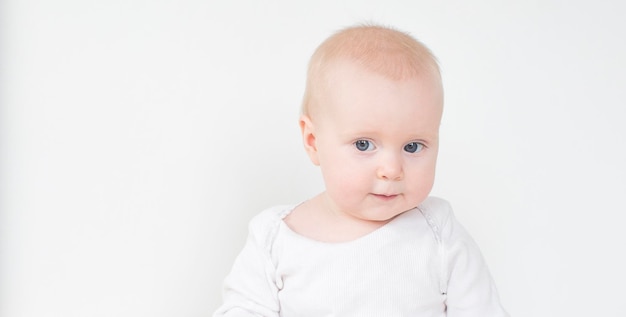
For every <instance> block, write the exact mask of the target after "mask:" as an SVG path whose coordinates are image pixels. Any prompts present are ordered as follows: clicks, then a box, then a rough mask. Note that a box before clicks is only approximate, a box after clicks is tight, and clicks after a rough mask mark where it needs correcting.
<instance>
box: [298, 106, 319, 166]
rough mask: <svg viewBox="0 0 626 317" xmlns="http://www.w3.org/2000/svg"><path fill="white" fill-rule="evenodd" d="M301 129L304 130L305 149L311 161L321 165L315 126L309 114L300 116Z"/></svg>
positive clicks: (303, 141)
mask: <svg viewBox="0 0 626 317" xmlns="http://www.w3.org/2000/svg"><path fill="white" fill-rule="evenodd" d="M299 124H300V131H301V132H302V143H303V144H304V150H305V151H306V153H307V154H308V155H309V158H310V159H311V162H313V164H315V165H320V162H319V158H318V153H317V144H316V142H317V139H316V137H315V126H314V125H313V122H312V121H311V118H309V116H307V115H302V116H301V117H300V121H299Z"/></svg>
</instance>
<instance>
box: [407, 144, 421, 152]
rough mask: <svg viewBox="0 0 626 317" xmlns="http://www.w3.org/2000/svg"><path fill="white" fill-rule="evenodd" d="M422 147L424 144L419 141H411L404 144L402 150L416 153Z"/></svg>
mask: <svg viewBox="0 0 626 317" xmlns="http://www.w3.org/2000/svg"><path fill="white" fill-rule="evenodd" d="M423 149H424V144H422V143H419V142H411V143H409V144H407V145H405V146H404V150H405V151H407V152H409V153H417V152H420V151H421V150H423Z"/></svg>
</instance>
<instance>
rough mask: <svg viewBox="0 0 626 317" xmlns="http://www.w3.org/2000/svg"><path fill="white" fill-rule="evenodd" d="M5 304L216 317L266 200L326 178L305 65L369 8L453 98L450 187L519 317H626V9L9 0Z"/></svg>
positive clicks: (448, 133) (4, 42) (4, 95)
mask: <svg viewBox="0 0 626 317" xmlns="http://www.w3.org/2000/svg"><path fill="white" fill-rule="evenodd" d="M1 6H2V7H1V8H0V14H1V16H0V23H1V25H0V32H1V33H0V35H1V37H0V40H1V43H0V44H1V45H0V54H1V55H0V58H1V60H0V61H1V64H0V67H1V68H0V76H1V82H0V84H1V86H0V87H1V89H2V91H1V94H0V98H1V99H0V101H1V108H0V109H1V113H0V141H1V143H0V146H1V148H0V164H1V165H0V167H1V170H0V180H1V183H0V184H1V185H0V186H1V187H0V190H1V191H0V195H1V196H0V208H1V209H0V210H1V213H0V252H1V254H0V315H1V316H2V317H5V316H7V317H9V316H10V317H13V316H28V317H30V316H38V317H39V316H77V317H78V316H80V317H83V316H209V315H210V314H211V312H212V311H213V310H214V309H215V308H216V307H217V305H219V303H220V300H221V299H220V292H221V283H222V280H223V278H224V276H225V275H226V273H227V272H228V270H229V268H230V265H231V264H232V261H233V259H234V257H235V255H236V253H237V252H238V251H239V249H240V248H241V246H242V244H243V241H244V239H245V235H246V225H247V222H248V220H249V219H250V218H251V217H252V216H253V215H254V214H256V213H258V212H259V211H260V210H262V209H263V208H266V207H269V206H271V205H275V204H288V203H297V202H299V201H301V200H303V199H306V198H308V197H310V196H312V195H314V194H316V193H317V192H319V191H320V190H321V185H322V184H321V177H320V176H319V174H318V170H317V169H316V168H315V167H313V166H312V165H311V164H310V162H309V161H308V160H307V158H306V156H305V154H304V152H303V150H302V146H301V144H300V139H299V131H298V127H297V117H298V108H299V104H300V99H301V95H302V92H303V84H304V76H305V68H306V63H307V60H308V58H309V56H310V54H311V53H312V52H313V50H314V48H315V47H316V46H317V45H318V44H319V43H320V42H321V41H322V40H323V39H324V38H325V37H326V36H328V35H329V34H330V33H331V32H333V31H335V30H337V29H339V28H341V27H344V26H348V25H351V24H354V23H357V22H362V21H368V20H369V21H375V22H379V23H383V24H389V25H393V26H395V27H397V28H399V29H401V30H405V31H408V32H410V33H411V34H413V35H414V36H416V37H417V38H419V39H421V40H422V41H424V42H425V43H426V44H427V45H428V46H430V48H431V49H432V50H433V51H434V52H435V54H436V55H437V56H438V58H439V60H440V62H441V68H442V71H443V76H444V85H445V90H446V108H445V115H444V119H443V120H444V121H443V124H442V131H441V134H442V140H441V142H442V147H441V152H440V160H439V165H438V176H437V181H436V186H435V188H434V190H433V194H434V195H437V196H441V197H444V198H446V199H448V200H449V201H451V203H452V204H453V206H454V207H455V210H456V214H457V216H458V218H459V219H460V220H461V222H462V223H464V224H465V226H466V227H467V229H468V230H469V231H470V233H471V234H472V235H473V236H474V238H475V239H476V240H477V242H478V243H479V245H480V246H481V248H482V251H483V253H484V256H485V257H486V259H487V262H488V264H489V266H490V268H491V271H492V274H493V275H494V278H495V280H496V282H497V285H498V287H499V290H500V296H501V298H502V301H503V303H504V305H505V306H506V308H507V309H508V310H509V312H510V313H511V314H512V315H514V316H547V317H553V316H625V315H626V304H625V303H626V302H625V301H624V299H623V297H624V294H625V293H624V289H623V287H624V285H626V274H625V273H624V268H625V267H626V257H625V256H624V255H625V251H624V250H625V249H624V242H626V230H625V229H624V224H623V220H624V216H623V214H624V212H625V211H626V208H625V203H624V197H625V194H626V168H625V167H624V165H625V163H626V151H625V146H626V142H625V141H626V127H625V125H624V122H625V120H626V110H625V108H626V75H625V74H626V40H625V39H626V20H625V19H624V16H626V5H625V4H624V3H623V2H621V1H556V0H549V1H515V2H513V1H510V2H508V3H507V2H503V1H495V0H494V1H486V0H483V1H356V0H355V1H309V2H298V3H296V2H294V1H287V0H284V1H265V2H261V1H252V0H250V1H228V2H227V1H223V2H218V1H200V0H188V1H175V0H166V1H136V0H132V1H129V0H111V1H79V0H75V1H72V0H57V1H26V0H20V1H17V0H14V1H3V2H2V4H1Z"/></svg>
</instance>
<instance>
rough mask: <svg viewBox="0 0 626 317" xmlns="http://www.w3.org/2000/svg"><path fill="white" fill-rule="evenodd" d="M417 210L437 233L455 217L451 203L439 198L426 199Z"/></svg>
mask: <svg viewBox="0 0 626 317" xmlns="http://www.w3.org/2000/svg"><path fill="white" fill-rule="evenodd" d="M417 209H418V210H419V211H420V212H421V213H422V214H423V215H424V217H425V218H426V221H428V224H429V225H430V226H431V227H432V228H433V230H435V231H439V230H441V228H442V227H443V226H445V225H446V224H447V223H449V222H450V220H451V219H453V217H454V214H453V212H452V206H450V203H449V202H448V201H447V200H445V199H442V198H439V197H433V196H430V197H428V198H426V200H424V202H422V203H421V204H420V205H419V206H418V207H417Z"/></svg>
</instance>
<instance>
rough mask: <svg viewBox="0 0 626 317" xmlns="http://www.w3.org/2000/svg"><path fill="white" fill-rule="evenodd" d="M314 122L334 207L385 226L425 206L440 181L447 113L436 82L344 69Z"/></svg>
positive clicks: (317, 156)
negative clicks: (443, 121) (440, 141)
mask: <svg viewBox="0 0 626 317" xmlns="http://www.w3.org/2000/svg"><path fill="white" fill-rule="evenodd" d="M329 78H330V79H331V82H330V84H329V87H330V88H328V89H326V92H325V95H324V98H322V102H321V104H320V105H319V107H320V108H319V109H317V110H318V111H315V116H314V117H313V118H312V122H313V124H312V125H313V126H314V130H315V146H316V153H313V154H312V159H313V161H314V162H315V163H316V164H319V166H320V168H321V171H322V174H323V177H324V182H325V185H326V195H327V196H328V198H329V201H330V205H331V208H334V209H335V210H334V211H335V212H340V213H343V214H346V215H349V216H351V217H356V218H358V219H361V220H374V221H386V220H389V219H391V218H393V217H394V216H396V215H398V214H400V213H402V212H404V211H406V210H409V209H411V208H414V207H416V206H417V205H419V204H420V203H421V202H422V201H423V200H424V199H425V198H426V197H427V196H428V194H429V192H430V190H431V189H432V186H433V181H434V177H435V164H436V160H437V150H438V135H439V123H440V120H441V111H442V103H443V97H442V89H441V84H440V81H438V80H437V79H436V77H435V76H432V75H423V76H418V77H417V78H412V79H405V80H400V81H394V80H390V79H387V78H385V77H383V76H381V75H377V74H375V73H372V72H369V71H366V70H363V69H361V68H359V67H358V66H356V65H354V64H352V63H347V62H344V63H338V64H337V65H336V67H334V68H333V70H332V72H331V74H330V77H329Z"/></svg>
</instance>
